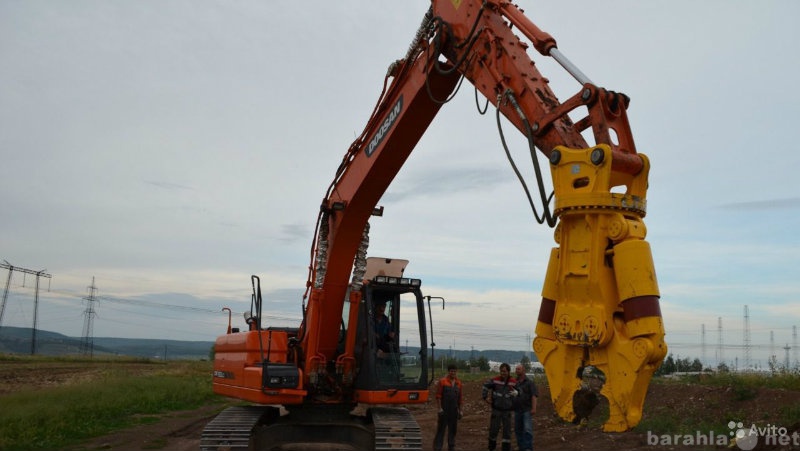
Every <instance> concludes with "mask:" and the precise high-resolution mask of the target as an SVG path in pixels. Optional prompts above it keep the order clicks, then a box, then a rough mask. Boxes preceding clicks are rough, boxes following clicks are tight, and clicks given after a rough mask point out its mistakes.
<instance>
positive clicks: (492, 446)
mask: <svg viewBox="0 0 800 451" xmlns="http://www.w3.org/2000/svg"><path fill="white" fill-rule="evenodd" d="M495 448H497V440H492V439H489V451H494V450H495Z"/></svg>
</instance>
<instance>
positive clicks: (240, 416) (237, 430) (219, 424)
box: [200, 406, 266, 451]
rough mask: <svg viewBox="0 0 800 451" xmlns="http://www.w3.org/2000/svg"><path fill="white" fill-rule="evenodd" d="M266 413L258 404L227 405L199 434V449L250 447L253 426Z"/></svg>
mask: <svg viewBox="0 0 800 451" xmlns="http://www.w3.org/2000/svg"><path fill="white" fill-rule="evenodd" d="M265 413H266V411H265V410H264V408H263V407H259V406H238V407H229V408H227V409H225V410H223V411H222V412H221V413H220V414H219V415H217V417H216V418H214V419H213V420H211V421H210V422H209V423H208V424H207V425H206V427H205V429H203V434H202V435H201V436H200V451H236V450H249V449H251V439H252V436H253V428H255V426H256V425H257V424H258V423H259V421H260V420H261V417H262V416H263V415H264V414H265Z"/></svg>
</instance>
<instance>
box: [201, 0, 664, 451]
mask: <svg viewBox="0 0 800 451" xmlns="http://www.w3.org/2000/svg"><path fill="white" fill-rule="evenodd" d="M516 33H520V34H521V35H523V38H520V37H519V36H518V35H517V34H516ZM523 39H524V40H523ZM531 46H532V47H533V49H535V50H536V51H537V52H538V53H539V54H541V55H543V56H545V57H548V58H553V59H554V60H555V61H557V62H558V63H559V64H560V65H561V66H562V67H563V68H564V69H565V70H566V71H567V72H568V73H569V74H571V75H572V76H573V78H575V79H576V80H577V81H578V83H579V84H580V88H579V89H578V92H577V93H576V94H574V95H573V96H572V97H570V98H568V99H566V100H565V101H559V100H558V99H557V98H556V96H555V95H554V93H553V92H552V90H551V89H550V87H549V82H548V80H547V78H545V77H544V76H543V75H542V74H541V73H540V72H539V70H538V68H537V67H536V65H535V63H534V61H533V60H532V59H531V56H530V55H529V50H530V47H531ZM464 78H466V79H467V80H469V82H470V83H471V84H472V85H473V86H474V87H475V89H476V91H478V92H480V93H481V94H482V95H483V96H484V97H485V98H486V99H487V100H488V101H489V102H491V103H492V104H493V105H494V107H495V108H496V112H497V118H498V124H499V123H500V115H503V116H505V118H506V119H507V120H508V121H509V122H511V124H513V125H514V126H515V127H516V128H517V129H518V130H519V131H520V132H521V133H522V134H523V135H524V136H525V137H526V138H527V142H528V145H529V150H530V153H531V157H532V163H533V166H534V170H535V172H536V175H537V182H538V183H537V184H538V195H539V197H540V199H539V200H540V201H541V205H540V207H542V208H543V210H542V211H541V212H540V211H537V210H538V209H537V208H536V206H534V203H535V202H534V201H533V197H536V196H532V195H531V194H530V191H529V190H528V187H527V185H526V183H525V181H524V179H523V178H522V177H521V176H520V173H519V171H518V170H517V166H516V164H515V163H514V161H513V158H511V155H510V153H509V151H508V148H507V147H506V142H505V140H504V139H503V140H502V143H503V146H504V147H506V153H507V155H508V156H509V159H510V161H511V164H512V168H513V169H514V171H515V172H516V173H517V176H518V177H519V178H520V181H521V182H522V184H523V187H524V188H525V193H526V195H527V197H528V200H529V201H530V203H531V207H532V208H533V212H534V216H535V217H536V219H537V222H539V223H547V224H548V225H549V226H551V227H555V233H554V235H555V242H556V246H555V247H554V248H552V249H551V251H550V260H549V265H548V269H547V273H546V275H545V280H544V286H543V291H542V301H541V305H540V310H539V317H538V321H537V324H536V338H535V339H534V340H533V343H532V346H533V349H534V351H535V353H536V356H537V358H538V359H539V361H541V362H542V364H543V365H544V368H545V373H546V375H547V380H548V384H549V387H550V391H551V396H552V400H553V403H554V405H555V408H556V411H557V413H558V414H559V415H560V416H561V417H562V418H563V419H564V420H566V421H579V420H580V419H581V418H582V417H585V415H586V412H584V410H585V409H584V407H585V406H586V405H587V403H586V402H584V400H583V398H585V397H587V396H595V397H596V396H604V397H605V398H606V399H607V400H608V404H609V417H608V419H607V421H606V423H605V424H604V430H605V431H626V430H628V429H630V428H632V427H634V426H635V425H636V424H638V422H639V421H640V419H641V416H642V408H643V405H644V398H645V394H646V391H647V387H648V385H649V382H650V379H651V377H652V374H653V372H654V371H655V370H656V369H657V368H658V366H659V365H660V363H661V361H662V360H663V358H664V356H665V355H666V352H667V347H666V344H665V342H664V328H663V322H662V318H661V312H660V307H659V291H658V285H657V282H656V274H655V268H654V265H653V259H652V256H651V252H650V247H649V244H648V243H647V242H646V241H645V235H646V228H645V225H644V222H643V220H642V218H643V217H644V216H645V212H646V191H647V183H648V182H647V178H648V172H649V168H650V164H649V160H648V159H647V157H646V156H645V155H643V154H641V153H637V151H636V148H635V146H634V141H633V136H632V134H631V130H630V126H629V123H628V119H627V114H626V110H627V108H628V105H629V99H628V97H627V96H625V95H624V94H621V93H617V92H613V91H609V90H606V89H603V88H601V87H598V86H596V85H595V84H593V83H592V82H591V80H589V78H588V77H587V76H586V75H584V74H583V73H582V72H581V71H580V70H579V69H578V68H577V67H576V66H575V65H574V64H572V63H571V62H570V61H569V60H568V59H567V58H566V57H565V56H564V54H562V53H561V52H560V51H559V49H558V47H557V45H556V41H555V39H553V37H551V36H550V35H549V34H547V33H545V32H543V31H542V30H540V29H539V28H538V27H537V26H536V25H535V24H534V23H532V22H531V20H530V19H528V17H527V16H526V15H525V14H524V13H523V11H522V10H520V9H519V8H518V7H517V6H515V5H514V4H512V3H510V2H508V1H503V0H483V1H464V0H432V1H431V7H430V9H429V10H428V12H427V13H426V14H425V16H424V19H423V20H422V23H421V25H420V27H419V29H418V31H417V33H416V35H415V36H414V38H413V41H412V43H411V45H410V47H409V49H408V51H407V53H406V54H405V56H404V57H403V58H402V59H400V60H397V61H396V62H394V63H393V64H391V65H390V67H389V70H388V73H387V75H386V79H385V81H384V86H383V91H382V93H381V95H380V97H379V99H378V102H377V105H376V106H375V109H374V111H373V113H372V115H371V117H370V118H369V121H368V122H367V125H366V127H365V129H364V131H363V132H362V133H361V135H360V136H358V138H357V139H356V140H355V141H354V142H353V143H352V144H351V146H350V147H349V149H348V150H347V152H346V153H345V155H344V158H343V160H342V162H341V164H340V165H339V167H338V169H337V171H336V174H335V177H334V179H333V181H332V183H331V184H330V186H329V188H328V190H327V192H326V193H325V197H324V199H323V201H322V204H321V206H320V209H319V214H318V220H317V226H316V232H315V236H314V239H313V245H312V249H311V264H310V265H309V276H308V282H307V286H306V293H305V295H304V296H303V319H302V322H301V323H300V324H299V327H297V328H278V327H268V326H267V325H265V324H263V323H262V320H263V319H264V317H263V316H262V298H261V289H260V282H259V279H258V278H257V277H255V276H253V278H252V285H253V297H252V303H251V309H250V312H248V313H247V314H246V316H247V318H246V320H247V324H248V327H247V330H245V331H238V330H236V329H232V328H231V327H230V324H229V330H228V333H226V334H224V335H222V336H220V337H219V338H218V339H217V341H216V345H215V359H214V374H213V387H214V391H215V392H216V393H218V394H221V395H225V396H228V397H232V398H237V399H240V400H243V401H246V402H248V403H250V405H247V406H237V407H232V408H229V409H227V410H225V411H223V412H222V413H221V414H220V415H219V416H217V417H216V418H215V419H214V420H212V421H211V422H210V423H209V424H208V426H207V427H206V429H205V430H204V432H203V436H202V438H201V448H202V449H203V450H220V449H258V450H266V449H269V450H289V449H342V450H345V449H346V450H350V449H358V450H363V449H397V448H400V449H422V444H421V433H420V429H419V426H418V425H417V423H416V422H415V421H414V419H413V417H412V415H411V414H410V413H409V411H408V410H407V409H406V408H405V407H404V406H405V405H410V404H415V403H425V402H427V400H428V386H429V384H430V382H431V380H432V376H431V378H429V372H430V371H431V370H432V369H431V368H430V365H431V364H430V362H431V361H432V356H431V355H429V354H428V349H427V348H428V343H429V341H428V337H429V331H428V328H427V327H426V318H427V317H426V312H425V300H426V299H427V301H428V310H429V311H428V315H430V300H431V297H429V296H423V295H422V293H421V282H420V280H419V279H414V278H410V277H408V276H407V275H406V274H405V273H404V271H405V268H406V265H407V261H405V260H397V259H388V258H374V257H370V258H367V247H368V244H369V235H368V233H369V219H370V217H371V216H373V215H380V214H381V213H382V207H380V208H379V207H377V204H378V202H379V200H380V198H381V196H382V195H383V193H384V192H385V191H386V189H387V188H388V186H389V184H390V183H391V181H392V180H393V178H394V177H395V175H397V173H398V171H400V168H401V167H402V166H403V164H404V162H405V161H406V159H407V158H408V156H409V155H410V153H411V151H412V150H413V149H414V147H415V146H416V144H417V142H418V141H419V139H420V138H421V136H422V134H423V133H424V132H425V130H426V128H427V127H428V126H429V124H430V123H431V122H432V121H433V119H434V117H435V116H436V115H437V113H438V112H439V109H440V107H441V106H442V105H443V104H444V103H446V102H447V101H448V100H449V99H450V98H451V96H452V95H453V93H454V92H455V91H456V90H457V87H458V86H459V85H460V82H461V81H462V80H463V79H464ZM572 116H576V117H580V118H579V119H577V120H573V119H572ZM501 137H502V134H501ZM587 140H588V141H587ZM536 149H538V150H539V151H540V152H541V153H543V154H544V155H545V156H546V157H547V158H548V159H549V166H550V172H551V177H552V186H553V192H552V193H551V194H548V193H547V192H546V190H545V188H544V183H543V178H542V169H541V168H540V167H539V164H538V160H537V155H536ZM551 206H552V211H551ZM306 301H307V302H308V303H307V305H306ZM384 309H385V311H386V313H380V312H382V311H384ZM431 329H432V322H431ZM431 336H432V335H431ZM409 342H410V343H411V344H412V346H411V347H409V346H408V343H409ZM401 343H406V345H405V347H403V346H401ZM431 344H433V342H432V339H431ZM433 349H434V348H433V346H431V353H432V350H433ZM589 379H590V380H591V382H592V383H587V380H589ZM589 405H590V407H591V403H590V404H589Z"/></svg>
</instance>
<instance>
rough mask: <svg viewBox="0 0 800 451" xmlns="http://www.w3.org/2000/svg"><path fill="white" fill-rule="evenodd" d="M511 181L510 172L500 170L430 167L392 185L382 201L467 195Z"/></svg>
mask: <svg viewBox="0 0 800 451" xmlns="http://www.w3.org/2000/svg"><path fill="white" fill-rule="evenodd" d="M508 181H509V179H508V174H506V173H503V172H502V171H500V170H497V169H486V168H479V167H463V168H444V169H440V170H427V171H423V172H422V173H417V174H414V175H413V176H412V177H410V178H407V179H405V180H403V181H402V183H399V184H397V185H393V186H392V187H390V188H389V190H388V191H387V192H386V194H384V196H383V198H381V201H382V202H386V203H390V202H404V201H409V200H412V199H415V198H436V197H447V196H450V195H464V194H466V193H469V192H471V191H477V190H482V191H488V190H491V189H492V188H494V187H495V186H498V185H501V184H505V183H508Z"/></svg>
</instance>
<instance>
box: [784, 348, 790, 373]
mask: <svg viewBox="0 0 800 451" xmlns="http://www.w3.org/2000/svg"><path fill="white" fill-rule="evenodd" d="M790 349H792V348H791V347H790V346H789V343H786V346H784V347H783V350H784V351H785V352H786V356H785V357H784V360H783V370H784V371H789V350H790Z"/></svg>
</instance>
